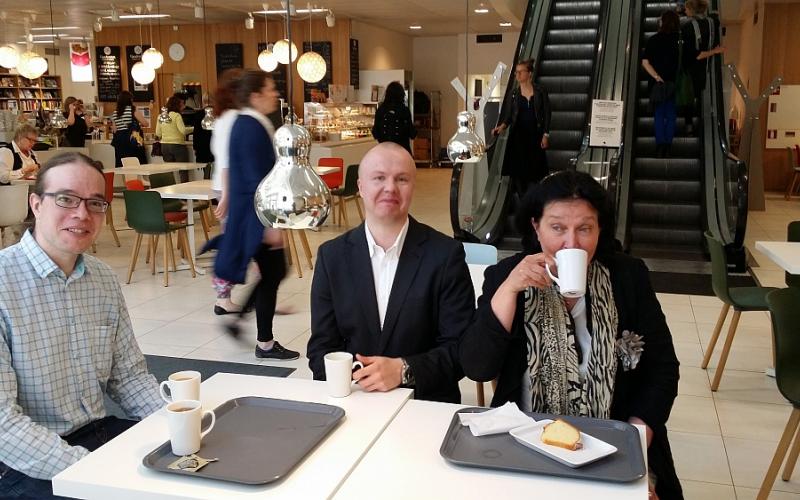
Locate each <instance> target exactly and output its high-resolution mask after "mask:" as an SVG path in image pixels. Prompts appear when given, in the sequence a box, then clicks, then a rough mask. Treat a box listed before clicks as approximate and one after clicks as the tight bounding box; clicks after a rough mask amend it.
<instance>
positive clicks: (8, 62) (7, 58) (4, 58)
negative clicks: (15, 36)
mask: <svg viewBox="0 0 800 500" xmlns="http://www.w3.org/2000/svg"><path fill="white" fill-rule="evenodd" d="M17 63H19V52H18V51H17V48H16V47H14V46H13V45H3V46H2V47H0V66H2V67H4V68H6V69H11V68H16V67H17Z"/></svg>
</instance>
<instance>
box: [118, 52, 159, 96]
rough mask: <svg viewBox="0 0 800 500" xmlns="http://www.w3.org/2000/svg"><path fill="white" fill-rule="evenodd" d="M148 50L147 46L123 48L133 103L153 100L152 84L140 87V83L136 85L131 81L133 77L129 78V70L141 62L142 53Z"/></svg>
mask: <svg viewBox="0 0 800 500" xmlns="http://www.w3.org/2000/svg"><path fill="white" fill-rule="evenodd" d="M149 48H150V46H149V45H126V46H125V59H126V60H127V61H128V90H130V92H131V94H133V100H134V102H147V101H152V100H153V99H154V97H153V84H152V83H148V84H147V85H142V84H141V83H136V82H135V81H134V80H133V76H131V68H133V65H134V64H136V63H137V62H139V61H141V60H142V53H143V52H144V51H145V50H147V49H149ZM115 100H116V99H115Z"/></svg>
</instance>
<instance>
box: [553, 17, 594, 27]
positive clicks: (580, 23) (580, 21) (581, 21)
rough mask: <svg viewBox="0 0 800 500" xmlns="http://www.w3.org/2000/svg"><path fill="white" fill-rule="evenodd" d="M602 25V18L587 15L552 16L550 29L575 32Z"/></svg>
mask: <svg viewBox="0 0 800 500" xmlns="http://www.w3.org/2000/svg"><path fill="white" fill-rule="evenodd" d="M598 24H600V16H599V15H597V14H587V15H581V16H550V28H551V29H554V30H574V29H583V28H596V27H597V25H598Z"/></svg>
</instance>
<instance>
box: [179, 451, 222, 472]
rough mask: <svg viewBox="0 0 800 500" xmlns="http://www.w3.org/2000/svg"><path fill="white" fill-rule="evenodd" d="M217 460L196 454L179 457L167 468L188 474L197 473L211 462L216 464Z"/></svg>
mask: <svg viewBox="0 0 800 500" xmlns="http://www.w3.org/2000/svg"><path fill="white" fill-rule="evenodd" d="M217 460H219V459H218V458H203V457H200V456H198V455H196V454H191V455H186V456H185V457H181V458H179V459H177V460H175V461H174V462H172V463H171V464H169V465H168V466H167V468H169V469H172V470H181V471H188V472H197V471H199V470H200V469H202V468H203V467H205V466H206V465H208V464H210V463H211V462H216V461H217Z"/></svg>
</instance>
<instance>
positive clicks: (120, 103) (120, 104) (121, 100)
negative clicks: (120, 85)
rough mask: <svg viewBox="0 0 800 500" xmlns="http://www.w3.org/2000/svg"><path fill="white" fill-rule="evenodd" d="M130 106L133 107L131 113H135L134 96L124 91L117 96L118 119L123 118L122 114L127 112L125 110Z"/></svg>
mask: <svg viewBox="0 0 800 500" xmlns="http://www.w3.org/2000/svg"><path fill="white" fill-rule="evenodd" d="M128 106H130V107H131V113H133V111H134V109H133V94H131V93H130V92H128V91H127V90H123V91H122V92H120V93H119V95H118V96H117V118H119V117H120V116H122V113H124V112H125V108H127V107H128Z"/></svg>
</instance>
